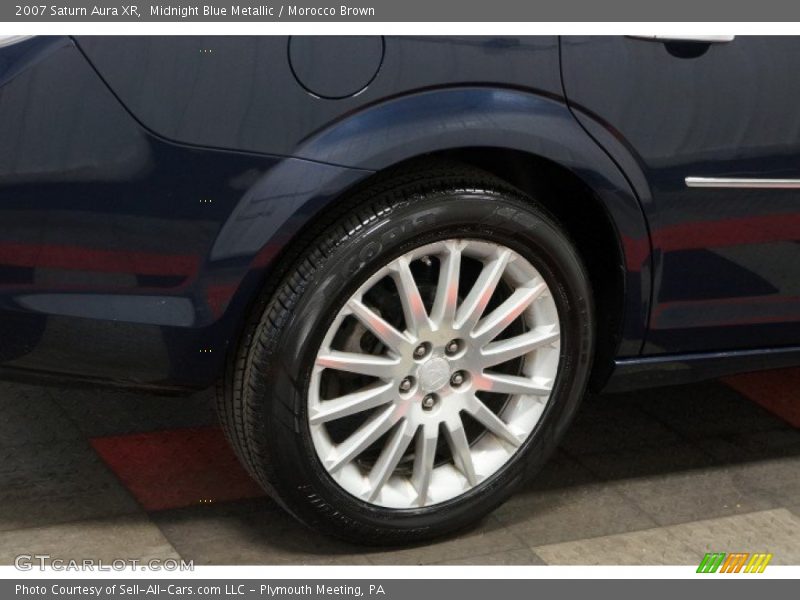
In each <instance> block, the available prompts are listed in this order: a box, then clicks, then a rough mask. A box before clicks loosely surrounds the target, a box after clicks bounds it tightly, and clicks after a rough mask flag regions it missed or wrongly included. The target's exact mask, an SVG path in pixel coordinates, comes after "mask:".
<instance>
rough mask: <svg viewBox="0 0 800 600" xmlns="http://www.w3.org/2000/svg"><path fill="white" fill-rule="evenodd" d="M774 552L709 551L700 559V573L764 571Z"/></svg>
mask: <svg viewBox="0 0 800 600" xmlns="http://www.w3.org/2000/svg"><path fill="white" fill-rule="evenodd" d="M771 560H772V554H767V553H765V552H756V553H754V554H750V553H748V552H733V553H731V554H726V553H725V552H709V553H707V554H706V555H705V556H704V557H703V560H701V561H700V565H699V566H698V567H697V572H698V573H763V572H764V569H766V568H767V565H768V564H769V561H771Z"/></svg>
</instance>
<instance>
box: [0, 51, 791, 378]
mask: <svg viewBox="0 0 800 600" xmlns="http://www.w3.org/2000/svg"><path fill="white" fill-rule="evenodd" d="M798 66H800V38H736V40H734V41H733V42H731V43H729V44H724V45H709V46H705V45H702V44H701V45H699V46H698V45H697V44H691V43H661V42H653V41H645V40H639V39H632V38H621V37H620V38H612V37H596V38H578V37H574V38H573V37H565V38H558V37H555V36H553V37H535V38H505V37H486V38H459V37H442V38H438V37H397V38H394V37H387V38H379V37H375V38H366V39H350V38H291V39H290V38H286V37H263V38H256V37H191V36H181V37H163V38H162V37H108V38H106V37H79V38H69V37H35V38H30V39H27V40H24V41H21V42H18V43H15V44H13V45H7V46H5V47H0V367H2V370H3V374H4V376H6V377H32V378H34V379H36V378H43V377H45V376H58V377H60V378H64V379H73V380H88V381H97V382H108V383H113V384H118V385H135V386H142V387H152V388H158V389H196V388H202V387H206V386H209V385H211V384H212V383H213V382H214V381H215V380H216V379H217V378H218V376H219V374H220V372H221V369H222V368H223V365H224V363H225V358H226V355H227V353H228V352H229V351H230V350H231V349H232V348H233V347H235V344H236V343H237V338H238V336H239V333H240V332H241V330H242V327H243V324H244V322H245V320H246V318H247V316H248V314H249V313H250V312H251V307H252V306H253V305H254V304H255V303H256V302H258V299H259V294H260V293H261V291H262V290H263V289H265V286H266V285H267V284H268V283H269V281H270V280H271V279H270V278H271V277H274V276H275V272H276V269H277V268H278V266H279V265H280V264H281V260H282V259H284V258H285V256H286V253H287V252H288V251H289V249H290V248H291V247H292V244H293V243H294V241H295V240H296V239H297V236H299V235H302V232H303V231H304V229H305V228H306V227H307V226H308V225H309V223H312V222H313V221H314V220H315V219H317V218H319V216H320V215H322V214H324V213H325V211H330V210H335V206H336V203H337V202H338V201H339V200H340V199H341V198H343V197H344V196H346V195H347V194H348V192H349V191H350V190H352V189H354V188H355V187H357V186H359V185H362V184H364V182H366V181H368V180H369V178H370V177H373V176H374V175H375V174H376V173H379V172H381V171H383V170H385V169H387V168H389V167H392V166H394V165H398V164H401V163H403V162H404V161H408V160H412V159H418V158H419V157H423V156H432V155H442V156H454V157H458V158H460V159H463V160H466V161H467V162H473V163H475V164H478V165H480V166H482V167H484V168H487V169H491V170H494V171H495V172H497V173H499V174H501V175H502V174H505V173H506V171H509V172H510V171H511V165H513V166H514V168H513V171H514V175H513V177H511V179H512V181H513V183H515V184H517V185H521V186H522V185H527V186H528V187H530V188H532V189H534V190H535V189H536V188H537V185H539V184H540V182H541V180H542V179H546V178H547V176H548V174H550V173H552V174H554V176H557V177H559V178H560V180H562V181H567V180H568V181H571V182H572V185H574V186H575V189H576V190H577V189H580V190H582V194H583V195H580V194H579V196H580V198H586V202H585V205H584V204H582V201H581V202H577V201H575V199H572V200H571V201H570V203H569V205H568V208H567V204H565V208H564V215H563V216H564V218H566V219H567V220H569V217H570V215H571V216H572V218H573V219H574V220H575V222H576V223H583V225H582V227H583V229H584V231H583V233H582V234H581V235H582V236H583V237H585V238H586V239H589V238H591V236H592V234H593V232H594V230H596V234H597V238H598V240H600V241H602V243H603V244H604V246H603V249H602V252H601V254H602V255H603V257H604V263H603V266H602V267H598V269H599V270H597V271H596V274H595V277H594V282H595V284H596V287H597V288H598V291H599V292H600V293H598V294H597V296H598V302H599V307H598V313H599V314H600V316H601V319H600V321H601V325H600V331H599V333H600V334H601V335H600V336H599V339H600V341H599V343H598V356H597V359H596V361H595V374H594V386H595V388H603V387H605V388H606V389H622V388H630V387H634V386H641V385H653V384H657V383H664V382H678V381H689V380H693V379H699V378H703V377H710V376H715V375H719V374H723V373H727V372H735V371H742V370H750V369H758V368H769V367H780V366H789V365H796V364H800V189H794V188H775V189H764V188H756V189H753V188H726V189H706V188H692V187H687V185H686V183H685V180H686V178H687V177H713V178H726V177H729V178H737V177H739V178H768V179H785V180H790V179H795V178H800V108H799V107H798V105H797V101H796V99H797V98H798V97H800V80H798V79H797V78H796V77H792V76H791V74H792V73H794V72H796V70H797V67H798ZM576 197H578V196H576ZM568 200H569V199H568V198H565V202H567V201H568ZM584 211H585V212H584ZM555 212H556V215H557V216H560V215H559V214H558V207H557V206H556V207H555ZM600 241H598V243H600ZM589 254H591V252H589ZM590 258H591V257H590ZM589 262H591V260H589ZM590 266H591V265H590ZM600 288H602V289H600Z"/></svg>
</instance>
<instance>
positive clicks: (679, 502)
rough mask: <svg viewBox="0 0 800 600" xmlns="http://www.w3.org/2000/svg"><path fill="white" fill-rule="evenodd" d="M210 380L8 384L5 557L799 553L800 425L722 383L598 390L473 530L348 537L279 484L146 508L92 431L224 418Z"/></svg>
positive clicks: (310, 559) (266, 560)
mask: <svg viewBox="0 0 800 600" xmlns="http://www.w3.org/2000/svg"><path fill="white" fill-rule="evenodd" d="M213 422H214V417H213V411H212V410H211V402H210V399H209V397H208V396H207V395H198V396H195V397H192V398H183V399H181V398H161V397H149V396H143V395H136V394H131V393H125V392H109V391H107V390H80V391H77V390H62V389H58V388H52V387H49V388H48V387H34V386H25V385H17V384H0V564H9V563H11V562H12V561H13V559H14V557H15V556H16V555H18V554H20V553H28V554H29V553H47V554H50V555H51V556H52V557H61V558H87V557H92V558H104V559H107V560H108V559H112V558H119V557H138V558H141V559H145V558H149V557H155V558H168V557H177V556H180V557H183V558H185V559H192V560H194V561H195V564H198V565H200V564H306V563H316V564H431V563H445V564H692V565H696V564H698V563H699V561H700V559H701V558H702V556H703V554H704V553H705V552H711V551H714V552H734V551H739V552H771V553H773V554H774V558H773V561H772V564H800V476H798V475H800V431H798V430H796V429H793V428H792V427H790V426H789V425H788V424H786V423H785V422H784V421H782V420H781V419H779V418H777V417H775V416H773V415H772V414H770V413H769V412H767V411H765V410H763V409H762V408H760V407H759V406H758V405H757V404H755V403H753V402H751V401H750V400H748V399H747V398H745V397H744V396H742V395H741V394H739V393H738V392H735V391H733V390H732V389H730V388H729V387H727V386H725V385H723V384H721V383H717V382H712V383H706V384H700V385H693V386H684V387H674V388H662V389H658V390H651V391H647V392H638V393H630V394H619V395H606V396H597V397H590V398H588V399H587V401H586V402H585V403H584V405H583V407H582V409H581V411H580V414H579V416H578V418H577V421H576V423H575V424H574V426H573V427H572V429H571V431H570V433H569V435H568V436H567V438H566V439H565V440H564V442H563V444H562V445H561V448H560V449H559V451H558V453H557V455H556V456H555V457H554V459H553V460H552V461H551V462H550V464H549V465H548V466H547V467H546V468H545V470H544V472H542V473H541V475H540V476H539V477H538V478H537V479H536V480H535V482H534V483H532V484H531V485H529V486H528V487H527V488H526V489H524V490H523V491H522V492H521V493H519V494H517V495H516V496H515V497H514V498H512V499H511V500H510V501H509V502H507V503H506V504H505V505H504V506H502V507H501V508H500V509H499V510H497V511H496V512H495V513H494V514H492V515H491V516H489V517H488V518H486V519H484V520H483V521H482V522H481V523H479V524H477V525H476V526H475V527H474V528H472V529H471V530H468V531H465V532H462V533H461V534H459V535H457V536H453V537H451V538H450V539H445V540H442V541H439V542H437V543H433V544H427V545H422V546H418V547H411V548H397V549H377V550H376V549H370V548H363V547H357V546H352V545H347V544H342V543H339V542H337V541H333V540H330V539H327V538H324V537H322V536H319V535H315V534H314V533H312V532H309V531H307V530H305V529H304V528H302V527H301V526H299V525H298V524H297V523H295V521H293V520H292V519H291V518H290V517H288V516H287V515H286V514H284V513H283V512H282V511H281V510H280V509H278V508H277V507H276V506H275V505H274V504H273V503H272V502H271V501H270V500H269V499H267V498H251V499H247V500H234V501H230V502H224V503H216V504H197V503H194V504H191V505H189V506H185V507H181V508H174V509H169V510H160V511H149V512H148V511H146V510H144V509H143V508H142V506H141V504H140V503H139V502H138V501H137V499H136V497H135V494H132V493H131V491H129V489H127V488H126V486H125V485H123V484H122V482H121V481H120V479H119V478H118V476H117V474H116V473H115V472H114V471H112V469H111V468H109V467H108V466H107V465H106V464H105V463H104V462H103V460H102V459H101V458H100V456H99V455H98V454H97V453H96V452H95V451H94V450H93V448H92V445H91V443H90V440H91V438H95V437H99V436H117V435H122V436H124V435H127V434H132V433H136V432H147V431H162V430H180V429H181V428H187V427H198V426H205V425H209V424H213Z"/></svg>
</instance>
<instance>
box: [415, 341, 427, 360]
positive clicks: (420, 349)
mask: <svg viewBox="0 0 800 600" xmlns="http://www.w3.org/2000/svg"><path fill="white" fill-rule="evenodd" d="M427 353H428V344H420V345H419V346H417V347H416V348H414V358H422V357H423V356H425V355H426V354H427Z"/></svg>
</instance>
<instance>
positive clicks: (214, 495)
mask: <svg viewBox="0 0 800 600" xmlns="http://www.w3.org/2000/svg"><path fill="white" fill-rule="evenodd" d="M90 441H91V444H92V446H93V447H94V449H95V451H96V452H97V453H98V454H99V455H100V456H101V458H102V459H103V460H104V461H105V462H106V463H107V464H108V466H109V467H110V468H111V469H112V470H113V471H114V472H115V473H116V475H117V477H118V478H119V479H120V481H122V483H123V484H124V485H125V486H126V487H127V488H128V489H129V490H130V492H131V493H132V494H133V496H134V497H135V498H136V499H137V500H138V501H139V503H140V504H141V505H142V506H143V507H144V508H145V510H163V509H167V508H178V507H182V506H190V505H193V504H202V503H210V502H222V501H226V500H239V499H243V498H253V497H257V496H262V495H264V492H263V491H262V490H261V488H260V487H259V486H258V485H257V484H256V483H255V482H254V481H253V480H252V479H251V478H250V476H249V475H248V474H247V472H246V471H245V470H244V469H243V468H242V467H241V466H240V464H239V462H238V460H237V459H236V456H235V455H234V454H233V451H232V450H231V449H230V446H229V445H228V442H227V440H225V437H224V435H223V433H222V431H221V430H220V429H218V428H216V427H207V428H198V429H174V430H169V431H156V432H152V433H140V434H134V435H122V436H114V437H102V438H93V439H92V440H90Z"/></svg>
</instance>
